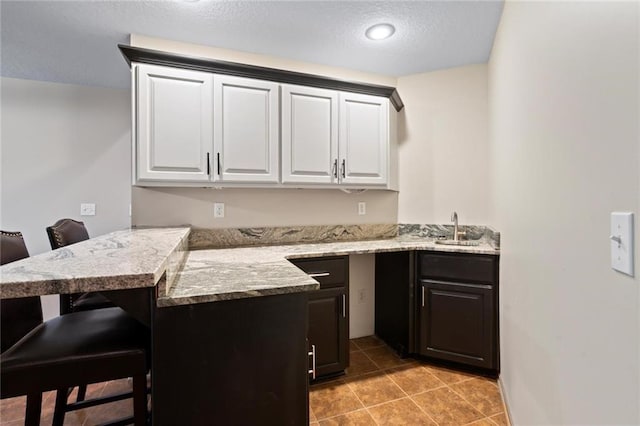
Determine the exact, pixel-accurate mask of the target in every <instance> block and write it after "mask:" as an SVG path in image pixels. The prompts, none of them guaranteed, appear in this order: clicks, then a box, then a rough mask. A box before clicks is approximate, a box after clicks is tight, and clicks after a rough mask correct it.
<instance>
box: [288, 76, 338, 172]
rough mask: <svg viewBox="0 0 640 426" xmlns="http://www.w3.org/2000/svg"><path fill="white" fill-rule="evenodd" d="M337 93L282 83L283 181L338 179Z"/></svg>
mask: <svg viewBox="0 0 640 426" xmlns="http://www.w3.org/2000/svg"><path fill="white" fill-rule="evenodd" d="M337 166H338V92H336V91H333V90H323V89H314V88H310V87H302V86H289V85H284V86H282V166H281V167H282V182H283V183H321V184H331V183H333V182H337V181H338V169H337Z"/></svg>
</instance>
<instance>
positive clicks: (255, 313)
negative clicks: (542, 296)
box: [0, 227, 499, 425]
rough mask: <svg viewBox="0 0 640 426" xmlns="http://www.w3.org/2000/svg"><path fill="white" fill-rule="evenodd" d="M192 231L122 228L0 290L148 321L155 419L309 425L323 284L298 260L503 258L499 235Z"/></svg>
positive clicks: (44, 262) (7, 277) (3, 277)
mask: <svg viewBox="0 0 640 426" xmlns="http://www.w3.org/2000/svg"><path fill="white" fill-rule="evenodd" d="M197 231H198V230H194V233H197ZM212 232H213V231H212ZM396 232H397V231H396ZM191 233H192V230H191V229H190V228H187V227H183V228H153V229H132V230H124V231H118V232H114V233H110V234H107V235H103V236H100V237H96V238H93V239H91V240H87V241H84V242H81V243H78V244H75V245H72V246H68V247H65V248H63V249H59V250H55V251H52V252H48V253H43V254H40V255H37V256H34V257H32V258H28V259H24V260H21V261H18V262H15V263H12V264H7V265H4V266H2V267H1V268H0V289H1V293H0V294H1V297H2V298H16V297H24V296H34V295H45V294H56V293H73V292H80V291H82V292H85V291H101V292H103V294H104V295H105V296H107V297H109V298H110V299H112V300H113V301H114V302H115V303H117V304H119V305H120V306H121V307H122V308H123V309H125V310H127V311H128V312H130V313H131V314H132V315H133V316H135V317H136V318H137V319H139V320H140V321H142V322H143V323H145V324H148V325H149V326H150V328H151V331H152V336H153V354H152V356H153V362H152V377H153V380H152V397H153V408H152V412H153V416H152V419H153V424H158V425H160V424H177V423H184V424H210V423H211V419H213V418H215V419H216V421H220V422H223V423H225V424H231V423H233V424H258V423H260V421H264V419H267V418H268V419H270V420H269V421H270V422H273V423H277V424H283V425H284V424H291V425H299V424H305V423H306V422H308V375H307V371H308V370H309V359H308V355H307V352H308V348H307V343H306V337H307V292H309V291H314V290H317V289H318V288H319V284H318V282H317V281H316V280H315V279H313V278H311V277H309V276H308V275H307V274H306V273H304V272H303V271H302V270H300V269H298V268H297V267H296V266H294V265H293V264H292V263H290V262H289V260H290V259H300V258H311V257H314V258H317V257H323V256H337V255H349V254H363V253H397V252H434V253H435V252H437V253H442V252H452V253H463V254H464V253H466V254H473V255H481V256H488V257H490V258H492V259H493V258H497V256H498V255H499V250H497V249H496V248H495V247H494V245H492V244H491V240H488V239H483V240H481V241H479V245H477V246H444V245H438V244H436V243H435V242H434V240H433V238H425V236H424V235H420V234H419V233H409V234H405V235H400V236H396V237H392V238H385V239H377V240H362V241H337V242H323V243H310V244H294V245H270V246H255V247H238V248H217V249H200V250H192V251H190V250H189V249H190V244H191V245H192V246H198V245H197V244H194V241H195V239H194V238H192V241H191V243H190V242H189V240H190V234H191ZM192 237H193V236H192ZM198 247H200V248H203V245H202V244H200V245H199V246H198Z"/></svg>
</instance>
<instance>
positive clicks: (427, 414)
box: [409, 388, 440, 426]
mask: <svg viewBox="0 0 640 426" xmlns="http://www.w3.org/2000/svg"><path fill="white" fill-rule="evenodd" d="M437 389H440V388H437ZM432 390H433V389H432ZM427 392H430V391H425V392H420V393H419V394H417V393H416V394H414V395H409V400H411V402H413V405H415V406H416V407H418V410H420V411H422V412H423V413H424V415H425V416H427V417H429V419H430V420H431V421H432V422H433V423H434V424H436V425H438V426H439V425H440V423H438V422H437V421H436V419H434V418H433V417H431V414H429V413H427V412H426V411H425V409H424V408H422V407H421V406H420V404H418V402H417V401H416V400H415V399H413V397H414V396H416V395H421V394H423V393H427Z"/></svg>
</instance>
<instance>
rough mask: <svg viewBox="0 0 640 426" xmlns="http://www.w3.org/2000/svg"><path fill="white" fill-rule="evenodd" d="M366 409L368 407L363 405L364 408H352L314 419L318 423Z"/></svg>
mask: <svg viewBox="0 0 640 426" xmlns="http://www.w3.org/2000/svg"><path fill="white" fill-rule="evenodd" d="M366 410H367V408H366V407H362V408H357V409H355V410H351V411H345V412H344V413H340V414H335V415H333V416H329V417H323V418H321V419H318V418H317V416H316V420H314V421H315V422H316V423H320V422H323V421H325V420H331V419H335V418H338V417H340V416H345V415H347V414H351V413H356V412H358V411H366ZM309 423H313V422H311V421H309Z"/></svg>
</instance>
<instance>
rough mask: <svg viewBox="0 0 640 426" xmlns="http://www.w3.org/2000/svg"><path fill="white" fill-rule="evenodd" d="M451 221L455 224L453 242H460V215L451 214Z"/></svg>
mask: <svg viewBox="0 0 640 426" xmlns="http://www.w3.org/2000/svg"><path fill="white" fill-rule="evenodd" d="M451 221H452V222H453V241H458V239H459V238H460V235H459V232H458V213H456V212H453V213H451Z"/></svg>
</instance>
